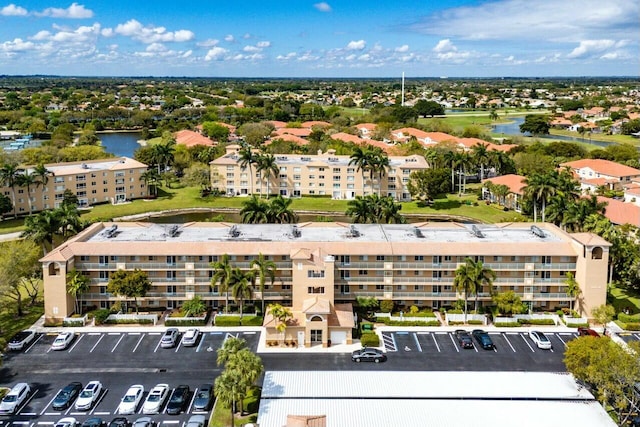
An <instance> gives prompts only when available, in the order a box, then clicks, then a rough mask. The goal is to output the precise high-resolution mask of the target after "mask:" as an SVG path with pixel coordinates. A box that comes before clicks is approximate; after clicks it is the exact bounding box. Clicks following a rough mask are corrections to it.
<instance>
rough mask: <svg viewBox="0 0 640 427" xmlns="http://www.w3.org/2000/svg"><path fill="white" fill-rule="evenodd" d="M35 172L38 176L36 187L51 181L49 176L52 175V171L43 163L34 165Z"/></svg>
mask: <svg viewBox="0 0 640 427" xmlns="http://www.w3.org/2000/svg"><path fill="white" fill-rule="evenodd" d="M33 174H34V175H35V176H36V177H37V178H38V182H37V183H36V187H39V186H41V185H42V186H43V187H44V186H46V185H47V184H48V183H49V176H51V175H52V173H51V171H50V170H49V169H47V168H46V167H45V166H44V165H43V164H39V165H37V166H34V168H33Z"/></svg>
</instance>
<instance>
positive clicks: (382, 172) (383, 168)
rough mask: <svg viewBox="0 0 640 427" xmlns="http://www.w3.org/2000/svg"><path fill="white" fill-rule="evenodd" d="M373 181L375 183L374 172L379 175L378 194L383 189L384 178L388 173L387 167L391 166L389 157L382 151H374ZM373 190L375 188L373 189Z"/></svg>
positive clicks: (372, 163) (372, 157) (372, 158)
mask: <svg viewBox="0 0 640 427" xmlns="http://www.w3.org/2000/svg"><path fill="white" fill-rule="evenodd" d="M370 163H371V169H370V173H371V182H372V184H371V185H373V176H374V174H377V175H378V196H379V195H380V191H381V189H382V178H383V177H384V176H386V175H387V169H388V168H389V164H390V163H389V157H388V156H387V155H386V154H385V153H384V152H383V151H382V150H378V151H372V156H371V160H370ZM372 192H373V189H372Z"/></svg>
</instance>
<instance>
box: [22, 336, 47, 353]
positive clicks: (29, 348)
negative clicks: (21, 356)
mask: <svg viewBox="0 0 640 427" xmlns="http://www.w3.org/2000/svg"><path fill="white" fill-rule="evenodd" d="M43 336H44V334H40V336H39V337H38V338H37V339H36V340H35V341H33V342H32V343H31V345H30V346H29V347H27V349H26V350H25V351H24V352H25V353H29V350H31V349H32V348H33V346H34V345H36V343H37V342H38V341H40V340H41V339H42V337H43Z"/></svg>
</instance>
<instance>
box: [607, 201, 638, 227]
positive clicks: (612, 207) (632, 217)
mask: <svg viewBox="0 0 640 427" xmlns="http://www.w3.org/2000/svg"><path fill="white" fill-rule="evenodd" d="M598 201H599V202H607V207H606V210H605V213H604V216H606V217H607V218H609V220H610V221H611V222H613V223H614V224H631V225H634V226H636V227H640V206H637V205H634V204H633V203H625V202H622V201H620V200H615V199H611V198H608V197H602V196H598Z"/></svg>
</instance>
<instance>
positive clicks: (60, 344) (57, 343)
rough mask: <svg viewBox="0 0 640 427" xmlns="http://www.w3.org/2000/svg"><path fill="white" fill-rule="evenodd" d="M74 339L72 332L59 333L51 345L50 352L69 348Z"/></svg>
mask: <svg viewBox="0 0 640 427" xmlns="http://www.w3.org/2000/svg"><path fill="white" fill-rule="evenodd" d="M74 337H75V335H74V334H73V332H68V331H67V332H61V333H60V334H58V336H57V337H56V339H55V340H54V341H53V344H51V350H65V349H66V348H67V347H69V344H71V341H73V338H74Z"/></svg>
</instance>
